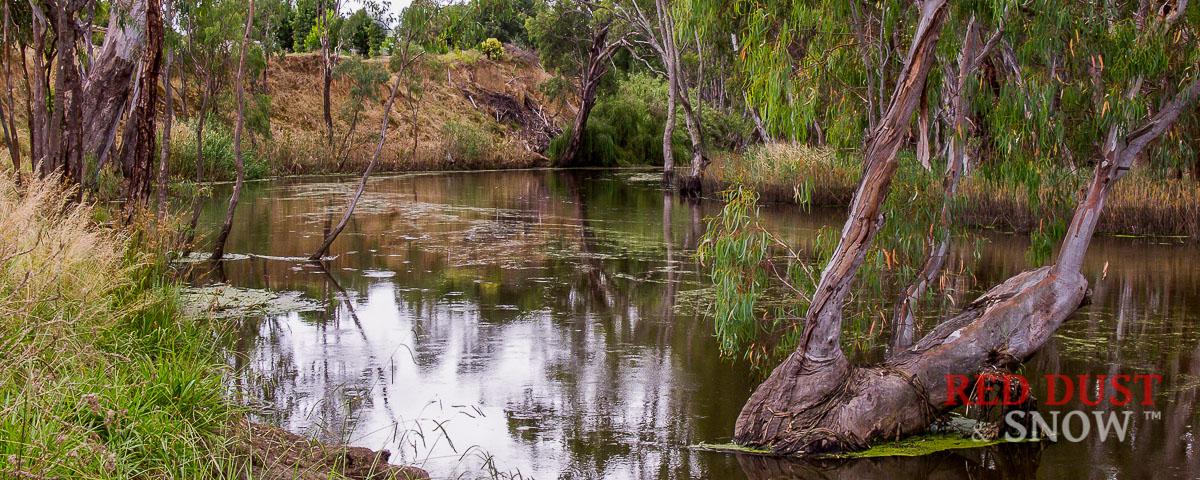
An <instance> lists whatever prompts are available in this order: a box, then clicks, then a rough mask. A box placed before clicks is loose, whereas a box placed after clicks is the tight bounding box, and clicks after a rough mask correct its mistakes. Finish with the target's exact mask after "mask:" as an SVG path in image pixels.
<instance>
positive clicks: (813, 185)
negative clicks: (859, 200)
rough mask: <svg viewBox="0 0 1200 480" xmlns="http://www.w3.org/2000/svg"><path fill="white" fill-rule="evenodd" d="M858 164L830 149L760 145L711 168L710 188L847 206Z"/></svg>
mask: <svg viewBox="0 0 1200 480" xmlns="http://www.w3.org/2000/svg"><path fill="white" fill-rule="evenodd" d="M859 170H860V167H859V164H858V162H855V161H851V160H846V159H845V158H843V156H840V155H837V154H836V153H835V152H834V151H833V150H831V149H828V148H818V147H809V146H806V145H799V144H785V143H775V144H768V145H761V146H758V147H755V148H753V149H751V150H750V151H748V152H746V153H745V154H744V155H738V154H734V153H725V154H722V155H720V156H718V157H717V158H715V159H714V161H713V164H712V165H711V166H710V167H709V173H710V174H711V175H710V180H709V182H710V184H711V186H714V187H718V188H720V187H719V186H721V185H728V184H731V183H735V182H740V183H744V184H746V185H749V186H751V187H752V188H754V190H755V191H757V192H758V193H759V196H760V198H761V199H762V200H765V201H771V202H803V203H807V204H811V205H821V206H829V205H847V204H849V203H850V199H851V197H852V196H853V195H854V187H855V185H856V184H857V182H858V175H859Z"/></svg>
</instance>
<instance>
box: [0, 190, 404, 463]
mask: <svg viewBox="0 0 1200 480" xmlns="http://www.w3.org/2000/svg"><path fill="white" fill-rule="evenodd" d="M66 197H67V196H66V195H65V194H64V192H63V191H62V190H60V189H58V188H57V187H56V186H55V183H54V182H51V181H30V182H27V184H26V185H25V186H18V185H17V184H16V183H15V182H13V180H12V175H11V174H10V173H9V172H0V265H2V268H0V358H3V359H4V368H2V369H0V477H3V478H92V479H109V478H112V479H117V478H122V479H124V478H269V479H274V478H330V477H331V476H332V477H334V478H337V477H339V476H340V475H337V474H338V473H342V472H343V470H347V472H345V473H349V471H348V469H349V468H350V465H342V464H341V463H346V464H349V463H350V460H349V458H350V457H351V456H353V455H357V457H356V458H358V459H359V460H361V459H362V458H363V455H364V454H365V455H367V456H368V458H367V460H368V461H365V462H364V461H358V462H357V463H356V465H354V467H355V468H356V469H357V470H355V472H361V471H362V469H363V468H364V465H366V466H367V469H368V470H372V469H373V470H374V472H373V473H374V474H379V473H380V470H388V471H391V473H392V474H391V475H388V474H385V475H383V476H382V478H404V476H402V474H410V473H411V474H414V476H415V475H416V474H417V473H418V471H417V470H401V469H388V468H387V467H382V466H381V464H380V465H376V461H375V459H373V458H369V457H370V455H371V454H373V452H370V451H369V450H365V449H341V450H337V449H339V448H341V447H327V446H322V445H317V444H314V443H312V442H308V441H307V440H305V439H303V438H302V437H296V436H292V435H289V434H286V432H279V431H278V429H273V428H272V427H266V426H262V425H257V424H250V423H248V422H246V421H245V420H243V415H242V414H243V413H244V412H242V411H241V409H239V408H238V407H237V406H236V405H234V404H233V403H232V402H231V401H230V399H229V398H228V397H227V396H226V392H227V389H226V384H225V372H226V367H225V362H224V352H223V350H222V345H223V344H224V342H223V340H222V338H223V336H224V335H223V329H224V327H223V326H222V325H223V324H217V323H215V322H213V321H209V320H207V319H197V318H189V317H187V316H184V315H182V314H181V313H180V309H179V293H180V289H179V286H178V285H176V284H175V283H173V282H172V281H170V280H168V278H169V277H168V276H167V275H166V272H165V264H164V261H163V259H164V258H165V255H164V254H163V252H164V249H163V245H161V244H160V242H158V241H157V240H156V239H157V238H160V237H161V236H160V235H154V234H152V233H151V232H152V231H153V230H152V229H151V228H150V227H145V228H139V227H132V228H129V229H122V230H112V229H107V228H103V227H100V226H98V225H97V223H96V220H95V219H96V218H97V217H99V216H102V212H99V211H97V210H94V209H93V208H90V207H88V206H86V205H85V206H80V205H73V204H68V203H66V202H65V201H64V198H66ZM280 451H287V452H293V453H291V454H290V456H284V457H280V456H279V454H278V452H280ZM364 451H365V452H364ZM330 452H342V453H338V454H330ZM279 458H286V459H289V460H287V461H289V462H294V463H292V464H287V465H280V464H279V462H281V461H284V460H280V459H279ZM314 458H316V459H318V460H319V461H313V459H314ZM331 459H332V460H331ZM297 466H301V467H300V468H298V467H297ZM314 472H315V474H316V476H315V477H314V476H311V475H312V474H314ZM363 477H364V478H366V476H365V475H364V476H363Z"/></svg>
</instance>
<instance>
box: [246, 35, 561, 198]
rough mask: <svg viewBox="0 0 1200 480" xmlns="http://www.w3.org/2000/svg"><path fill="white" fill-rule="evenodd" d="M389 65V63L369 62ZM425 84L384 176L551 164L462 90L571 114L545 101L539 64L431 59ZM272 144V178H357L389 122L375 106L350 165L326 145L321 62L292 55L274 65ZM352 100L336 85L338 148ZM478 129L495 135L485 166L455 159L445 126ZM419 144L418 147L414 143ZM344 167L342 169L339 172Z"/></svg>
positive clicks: (384, 161) (402, 118) (404, 112)
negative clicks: (316, 175) (337, 175)
mask: <svg viewBox="0 0 1200 480" xmlns="http://www.w3.org/2000/svg"><path fill="white" fill-rule="evenodd" d="M370 61H371V62H385V61H386V59H376V60H370ZM417 71H418V74H419V75H420V76H421V77H422V78H423V79H424V81H423V83H422V85H423V86H422V87H420V89H417V88H414V89H407V88H406V89H404V90H402V91H401V94H400V97H399V98H397V101H396V105H395V108H394V110H393V112H392V117H391V123H390V124H389V126H388V137H387V141H386V143H385V144H384V150H383V154H382V156H381V158H380V165H379V167H378V168H380V170H381V171H412V170H443V169H491V168H524V167H532V166H540V165H544V164H545V163H546V162H545V159H544V158H543V157H541V155H539V154H537V153H536V152H530V151H528V150H527V149H526V148H525V147H524V145H522V144H521V143H520V142H519V141H518V140H517V132H518V131H519V129H518V128H516V127H514V126H512V125H506V124H501V123H498V122H496V121H495V120H494V119H493V118H491V117H490V116H489V115H488V114H487V113H486V112H485V111H483V110H482V109H481V108H480V106H478V105H474V104H472V103H471V101H470V100H468V99H467V98H466V97H465V96H464V95H463V94H462V92H461V90H460V88H462V87H467V86H470V87H472V88H476V89H478V88H483V89H487V90H490V91H499V92H504V93H507V94H509V95H512V96H514V97H517V98H525V97H533V98H534V99H535V100H536V101H538V102H539V103H541V104H542V105H546V106H547V107H548V110H549V111H551V112H552V113H556V114H562V113H563V112H564V111H565V110H564V108H563V107H562V106H560V105H554V102H550V101H548V100H547V99H545V98H544V97H543V96H542V94H541V93H540V92H539V91H538V88H537V87H538V85H540V84H541V83H542V82H544V81H545V80H546V79H548V78H550V75H549V74H547V73H546V72H545V71H543V70H542V69H541V68H540V67H538V66H537V65H536V64H530V63H527V62H526V61H523V60H508V61H493V60H489V59H487V58H482V57H478V58H476V57H470V58H468V57H466V56H463V55H455V54H447V55H439V56H430V57H427V58H426V59H425V61H424V62H422V63H421V65H420V66H419V68H418V70H417ZM269 79H270V80H269V82H268V91H269V92H270V95H271V104H272V112H271V113H272V115H271V135H272V141H270V142H265V143H264V145H263V146H262V147H263V149H264V151H263V152H262V156H263V157H264V158H268V159H270V166H271V173H273V174H309V173H340V172H346V173H349V172H359V171H361V170H362V168H363V166H365V164H366V163H367V162H368V161H370V158H371V155H372V154H373V152H374V148H375V142H376V138H377V135H378V131H379V124H380V120H381V119H382V115H383V105H382V102H383V100H384V99H386V95H385V94H384V92H381V95H380V97H381V101H380V102H379V103H377V104H372V105H369V106H368V108H367V110H366V111H365V112H364V113H363V115H362V117H361V118H360V119H359V123H358V127H357V128H356V129H355V132H354V134H353V135H352V136H351V137H350V142H349V148H348V149H347V152H346V160H345V162H339V161H338V159H337V158H336V153H335V152H334V151H333V150H334V149H331V148H329V147H328V146H326V145H325V142H324V140H323V139H322V137H323V135H324V131H325V127H324V124H323V123H322V120H321V118H322V115H321V110H322V107H321V84H320V63H319V57H318V56H316V55H311V54H299V55H288V56H287V57H285V58H284V59H283V60H282V61H277V62H274V63H273V65H272V66H271V72H270V75H269ZM346 96H347V87H346V85H343V84H341V83H340V82H336V81H335V82H334V88H333V90H332V103H333V108H334V135H335V138H336V140H337V143H340V142H341V139H342V137H343V136H344V135H346V133H347V131H348V130H349V122H348V119H347V118H344V115H341V114H340V112H339V111H338V109H339V108H340V105H342V104H343V101H344V100H345V98H346ZM451 122H456V123H460V124H472V125H475V126H477V127H478V128H479V129H481V130H483V131H486V132H489V133H490V138H489V139H488V142H489V145H490V148H489V149H488V151H487V154H486V155H484V156H483V157H482V158H479V159H473V160H471V161H465V160H463V159H457V158H454V156H453V155H451V152H453V151H454V145H451V144H450V143H449V139H447V138H446V136H445V135H443V126H444V125H446V124H447V123H451ZM414 140H415V141H414ZM339 164H340V165H339Z"/></svg>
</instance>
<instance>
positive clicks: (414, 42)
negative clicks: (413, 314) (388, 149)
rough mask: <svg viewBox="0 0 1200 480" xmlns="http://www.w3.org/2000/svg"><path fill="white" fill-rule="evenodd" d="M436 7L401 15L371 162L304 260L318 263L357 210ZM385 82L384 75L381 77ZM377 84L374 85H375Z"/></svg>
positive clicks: (421, 6)
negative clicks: (338, 217)
mask: <svg viewBox="0 0 1200 480" xmlns="http://www.w3.org/2000/svg"><path fill="white" fill-rule="evenodd" d="M438 9H439V7H438V5H437V3H435V2H433V1H424V0H416V1H414V2H413V3H412V4H410V5H409V6H408V7H407V8H405V11H404V13H403V14H402V15H401V17H400V18H401V19H400V25H399V26H398V27H397V28H396V31H395V33H394V34H395V42H394V45H395V46H394V47H393V49H392V52H391V57H390V58H389V59H388V68H389V70H391V74H392V75H393V76H394V77H395V79H394V80H393V81H392V84H391V88H390V89H389V91H388V98H387V102H385V103H384V106H383V118H382V119H381V120H380V121H379V139H378V140H377V141H376V143H375V152H374V154H372V155H371V161H370V162H368V163H367V166H366V167H365V168H363V173H362V177H361V178H360V179H359V181H358V187H357V188H356V189H355V190H354V194H353V195H351V196H350V199H349V201H348V202H347V205H346V213H345V214H343V215H342V219H341V220H339V221H338V224H337V225H336V226H335V227H333V229H331V230H330V231H329V232H328V233H326V235H325V238H324V239H322V241H321V246H320V247H317V250H316V251H315V252H313V254H312V255H310V256H309V257H308V259H309V260H311V261H320V260H321V259H322V258H324V257H325V255H326V254H328V253H329V247H330V246H331V245H333V241H334V240H337V237H338V235H341V233H342V230H345V229H346V225H347V224H348V223H349V222H350V217H352V216H353V215H354V209H355V208H356V207H358V201H359V200H360V199H361V198H362V195H363V191H364V190H366V188H367V180H369V179H370V178H371V172H372V171H373V170H374V169H375V164H376V163H378V162H379V157H380V156H382V155H383V145H384V143H385V142H386V141H387V131H388V123H390V122H391V115H392V106H393V105H394V104H395V103H396V95H397V94H398V93H399V92H400V87H401V86H402V85H404V83H405V80H406V78H407V77H408V76H410V75H412V74H413V73H412V72H413V66H414V65H416V64H417V62H420V61H421V58H422V57H424V55H425V50H424V49H423V48H422V47H421V45H422V44H423V43H424V42H426V41H428V34H429V31H430V30H429V25H430V21H431V20H432V19H433V18H435V17H436V15H437V12H438ZM360 75H361V76H362V77H363V78H365V82H366V83H368V84H369V83H371V82H373V81H375V80H376V79H377V77H376V76H375V75H374V74H371V73H362V72H361V71H360ZM384 80H386V75H385V77H384ZM378 83H381V82H377V83H375V85H378Z"/></svg>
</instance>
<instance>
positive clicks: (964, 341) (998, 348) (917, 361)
mask: <svg viewBox="0 0 1200 480" xmlns="http://www.w3.org/2000/svg"><path fill="white" fill-rule="evenodd" d="M1086 289H1087V281H1086V280H1085V279H1084V278H1083V276H1082V275H1080V274H1079V273H1077V272H1066V273H1060V272H1058V271H1056V270H1055V269H1054V268H1053V267H1044V268H1040V269H1037V270H1031V271H1027V272H1024V273H1021V274H1019V275H1017V276H1014V277H1012V278H1010V279H1009V280H1008V281H1005V282H1004V283H1002V284H1000V285H998V286H996V287H994V288H992V289H991V290H990V291H988V292H987V293H986V294H984V295H983V296H981V297H979V299H977V300H976V301H975V302H973V303H971V304H970V305H968V306H967V307H966V308H964V309H963V311H962V312H961V313H959V314H958V315H956V316H954V317H952V318H950V319H948V320H946V321H945V322H944V323H942V324H941V325H939V326H938V327H937V328H935V329H934V330H933V331H931V332H930V333H929V334H928V335H926V336H925V338H923V339H922V340H921V341H919V342H917V344H916V345H914V346H913V347H911V348H909V349H908V350H905V351H903V352H900V353H898V354H897V355H895V356H894V357H892V358H891V359H890V360H888V361H887V362H885V363H883V364H880V365H873V366H866V367H851V366H850V364H849V362H848V361H847V360H846V359H845V357H844V356H842V355H840V352H839V354H838V355H835V356H833V357H831V358H828V359H824V360H822V359H813V358H809V357H807V356H806V355H805V354H804V352H802V351H797V352H795V353H793V354H792V355H791V356H790V357H789V358H788V359H787V360H786V361H785V362H784V363H783V364H782V365H780V366H779V367H777V368H776V370H775V371H774V372H772V374H771V376H770V378H768V380H767V381H766V382H764V383H763V385H761V386H760V387H759V388H758V390H757V391H755V393H754V395H753V396H751V397H750V400H749V401H748V402H747V403H746V406H745V407H743V409H742V412H741V414H740V415H739V416H738V421H737V426H736V428H735V433H734V439H735V440H736V441H737V442H738V443H739V444H743V445H750V446H757V447H766V448H770V449H771V450H772V451H774V452H776V453H778V454H800V455H804V454H815V453H826V452H837V451H846V450H856V449H861V448H864V447H866V446H868V445H869V444H870V443H872V442H875V441H879V440H884V439H894V438H898V437H902V436H906V435H912V434H915V433H920V432H922V431H925V430H926V429H927V428H928V427H929V425H930V424H931V423H932V422H933V421H934V420H935V419H937V418H938V417H940V416H941V415H943V414H944V413H946V412H947V411H949V410H950V409H951V408H952V406H946V400H947V390H946V375H947V374H957V375H974V374H977V373H979V372H981V371H983V370H984V369H988V368H1004V367H1008V366H1010V365H1012V364H1013V363H1014V360H1017V361H1021V360H1025V359H1027V358H1028V357H1029V356H1031V355H1032V354H1033V353H1035V352H1036V351H1037V350H1038V349H1039V348H1041V346H1042V345H1043V344H1044V343H1045V342H1046V341H1047V340H1049V338H1050V336H1051V335H1053V333H1054V331H1055V330H1056V329H1057V328H1058V326H1059V325H1060V324H1061V323H1062V322H1063V320H1065V319H1066V318H1067V317H1068V316H1070V315H1071V313H1073V312H1074V311H1075V310H1076V309H1077V308H1078V307H1079V305H1080V304H1081V303H1082V301H1083V299H1084V296H1085V291H1086Z"/></svg>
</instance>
